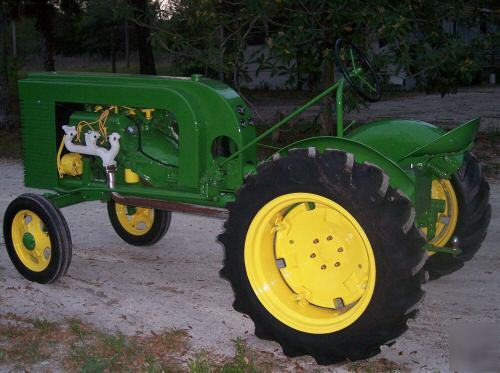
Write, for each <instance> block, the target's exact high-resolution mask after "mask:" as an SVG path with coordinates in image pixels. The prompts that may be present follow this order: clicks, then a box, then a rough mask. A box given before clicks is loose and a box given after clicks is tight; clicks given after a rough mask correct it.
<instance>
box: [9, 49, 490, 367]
mask: <svg viewBox="0 0 500 373" xmlns="http://www.w3.org/2000/svg"><path fill="white" fill-rule="evenodd" d="M335 54H336V59H337V64H338V67H339V69H340V71H341V72H342V74H343V77H342V78H340V79H339V80H338V81H337V82H336V83H335V84H334V85H333V86H331V87H329V88H328V89H326V90H325V91H324V92H323V93H321V94H320V95H318V96H317V97H315V98H314V99H312V100H311V101H309V102H308V103H307V104H305V105H304V106H302V107H300V108H298V109H297V110H295V111H294V112H293V113H291V114H290V115H288V116H287V117H286V118H284V119H283V120H281V121H279V122H278V123H277V124H275V125H274V126H272V127H271V128H269V130H267V131H265V132H264V133H262V134H261V135H259V136H257V135H256V130H255V126H254V124H253V121H252V118H251V112H250V110H249V108H248V107H247V106H246V105H245V103H244V101H243V100H242V99H241V97H240V96H239V95H238V94H237V93H236V92H235V91H233V90H232V89H231V88H229V87H228V86H226V85H224V84H222V83H220V82H217V81H213V80H209V79H205V78H202V77H201V76H200V75H193V76H192V77H191V78H172V77H162V76H158V77H146V76H127V75H116V74H109V75H107V74H71V73H38V74H31V75H29V76H28V78H26V79H24V80H22V81H20V83H19V92H20V97H21V112H22V123H23V126H22V137H23V157H24V170H25V185H26V186H27V187H33V188H39V189H45V190H50V191H51V192H48V193H45V194H43V196H42V195H36V194H23V195H21V196H19V197H18V198H16V199H15V200H14V201H12V203H11V204H10V205H9V206H8V208H7V210H6V212H5V217H4V226H3V233H4V239H5V246H6V249H7V252H8V254H9V256H10V258H11V260H12V262H13V264H14V266H15V267H16V268H17V270H18V271H19V272H20V273H21V275H22V276H24V277H25V278H26V279H28V280H30V281H35V282H39V283H51V282H54V281H56V280H57V279H59V278H60V277H61V276H62V275H64V274H65V273H66V271H67V270H68V267H69V264H70V261H71V253H72V252H71V250H72V247H71V236H70V232H69V229H68V226H67V224H66V221H65V219H64V217H63V215H62V214H61V212H60V210H59V209H60V208H62V207H65V206H69V205H73V204H76V203H80V202H84V201H91V200H99V201H103V202H106V203H107V212H108V215H109V218H110V221H111V224H112V226H113V228H114V229H115V231H116V233H117V234H118V235H119V236H120V237H121V238H122V239H123V240H124V241H126V242H127V243H129V244H131V245H136V246H147V245H152V244H154V243H156V242H157V241H158V240H160V239H161V238H162V237H163V236H164V235H165V233H166V232H167V230H168V228H169V225H170V217H171V212H172V211H177V212H182V213H193V214H201V215H207V216H212V217H219V218H225V219H227V220H226V222H225V224H224V232H223V233H221V234H220V235H219V237H218V239H219V241H220V242H221V243H222V245H223V246H224V250H225V255H224V263H223V268H222V270H221V276H222V277H224V278H225V279H227V280H228V281H229V282H230V284H231V286H232V288H233V290H234V295H235V300H234V308H235V309H236V310H237V311H239V312H242V313H245V314H247V315H248V316H250V318H251V319H252V320H253V321H254V324H255V334H256V335H257V336H258V337H260V338H266V339H271V340H274V341H277V342H278V343H280V344H281V346H282V348H283V351H284V353H285V354H286V355H288V356H298V355H304V354H307V355H311V356H313V357H314V358H315V359H316V361H317V362H318V363H321V364H328V363H332V362H336V361H340V360H343V359H350V360H356V359H362V358H366V357H368V356H371V355H374V354H376V353H377V352H379V351H380V346H381V345H383V344H386V343H388V342H389V341H391V340H393V339H394V338H396V337H397V336H399V335H400V334H401V333H403V332H404V331H405V330H406V328H407V320H408V319H409V318H412V317H414V316H415V314H416V311H417V308H418V305H419V303H420V302H421V300H422V299H423V295H424V293H423V291H422V290H421V284H422V283H423V282H425V281H426V280H427V279H428V278H429V275H430V276H431V277H439V276H441V275H443V274H446V273H449V272H451V271H453V270H456V269H458V268H460V267H461V266H462V265H463V262H465V261H467V260H469V259H471V257H472V256H473V255H474V253H475V252H476V251H477V250H478V249H479V247H480V245H481V242H482V241H483V239H484V237H485V235H486V231H487V227H488V224H489V220H490V214H491V208H490V205H489V187H488V184H487V183H486V181H485V180H484V178H483V176H482V174H481V169H480V166H479V163H478V161H477V159H476V158H475V157H474V156H473V155H472V153H470V151H469V150H470V149H471V147H472V144H473V140H474V138H475V135H476V133H477V131H478V126H479V119H474V120H471V121H469V122H467V123H465V124H463V125H461V126H459V127H457V128H456V129H454V130H452V131H450V132H447V133H445V132H444V131H443V130H442V129H440V128H438V127H436V126H434V125H431V124H428V123H424V122H421V121H416V120H397V119H394V120H393V119H391V120H380V121H376V122H373V123H369V124H366V125H364V126H360V127H359V128H357V129H355V130H349V128H348V127H346V128H344V125H343V117H342V115H343V91H344V88H345V86H346V84H349V85H350V86H352V88H353V89H354V90H355V91H356V92H357V93H358V94H359V95H360V96H362V97H363V98H365V99H367V100H369V101H377V100H379V99H380V95H381V86H380V82H379V79H378V77H377V75H376V74H375V72H374V70H373V68H372V66H371V64H370V62H369V61H368V59H367V58H366V56H365V55H364V54H363V53H362V52H361V51H360V50H359V49H358V48H357V47H356V46H354V45H352V44H350V43H348V42H346V41H343V40H339V41H338V42H337V43H336V45H335ZM334 91H336V92H335V93H336V117H337V136H335V137H331V136H323V137H313V138H306V139H303V140H300V141H298V142H295V143H293V144H290V145H288V146H286V147H284V148H281V149H277V150H276V152H275V153H274V155H273V156H272V157H270V158H269V159H266V160H264V161H261V162H259V161H258V160H257V147H258V146H259V145H260V142H261V141H262V140H263V139H264V138H265V137H266V136H268V135H269V134H271V133H272V132H274V131H276V130H277V129H278V128H280V127H281V126H283V125H284V124H286V123H287V122H289V121H290V120H291V119H293V118H295V117H297V116H298V115H300V114H301V113H302V112H304V111H305V110H306V109H308V108H310V107H311V106H313V105H315V104H317V103H318V102H319V101H320V100H321V99H323V98H324V97H326V96H328V95H330V94H332V93H333V92H334ZM89 223H90V222H89ZM167 246H168V244H167Z"/></svg>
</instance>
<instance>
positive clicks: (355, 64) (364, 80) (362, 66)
mask: <svg viewBox="0 0 500 373" xmlns="http://www.w3.org/2000/svg"><path fill="white" fill-rule="evenodd" d="M335 61H336V62H337V65H338V66H339V68H340V70H341V71H342V74H343V75H344V77H345V79H346V80H347V81H348V82H349V84H350V85H351V86H352V87H353V88H354V90H355V91H356V92H357V93H358V94H359V95H360V96H361V97H363V98H364V99H366V100H368V101H371V102H377V101H379V100H380V98H381V97H382V89H381V87H380V80H379V78H378V75H377V73H376V72H375V70H374V69H373V66H372V64H371V63H370V61H369V60H368V58H367V57H366V55H365V54H364V53H363V52H362V51H361V50H360V49H359V48H358V47H357V46H356V45H354V44H353V43H351V42H348V41H347V40H345V39H342V38H340V39H338V40H337V41H336V43H335Z"/></svg>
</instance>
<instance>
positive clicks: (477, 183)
mask: <svg viewBox="0 0 500 373" xmlns="http://www.w3.org/2000/svg"><path fill="white" fill-rule="evenodd" d="M451 184H452V186H453V190H454V192H455V194H456V196H457V201H458V221H457V225H456V227H455V230H454V232H453V235H452V237H456V238H458V247H459V248H460V250H461V251H462V252H461V254H459V255H457V256H456V257H453V256H452V255H450V254H445V253H436V254H434V255H431V257H430V258H429V260H428V261H427V264H426V269H427V270H428V271H429V275H430V279H431V280H434V279H437V278H439V277H441V276H444V275H447V274H450V273H452V272H455V271H457V270H458V269H460V268H462V267H463V266H464V263H465V262H467V261H469V260H471V259H472V258H473V257H474V255H475V254H476V253H477V251H478V250H479V248H480V247H481V244H482V242H483V241H484V239H485V237H486V232H487V230H488V226H489V224H490V218H491V206H490V204H489V196H490V186H489V185H488V183H487V182H486V180H485V178H484V176H483V173H482V172H481V165H480V164H479V161H478V160H477V158H476V157H475V156H474V155H473V154H472V153H470V152H466V153H465V154H464V161H463V164H462V166H461V167H460V169H459V170H458V172H457V173H456V174H455V175H453V177H452V178H451ZM447 246H452V242H451V240H450V241H449V242H448V243H447Z"/></svg>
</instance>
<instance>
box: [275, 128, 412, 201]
mask: <svg viewBox="0 0 500 373" xmlns="http://www.w3.org/2000/svg"><path fill="white" fill-rule="evenodd" d="M309 147H314V148H316V149H317V150H318V151H320V152H323V151H325V149H335V150H340V151H343V152H346V153H352V154H353V155H354V160H355V161H356V162H358V163H362V162H365V161H366V162H369V163H373V164H374V165H376V166H378V167H380V168H381V169H382V170H384V172H385V173H386V174H387V176H389V184H390V185H391V186H392V187H393V188H396V189H400V190H401V191H402V192H403V193H405V194H406V195H407V196H408V197H409V198H410V199H412V200H413V196H414V195H415V184H414V181H413V179H412V178H411V177H410V176H409V175H408V174H407V173H406V172H405V171H404V170H403V169H402V168H401V167H399V166H398V164H397V163H396V162H394V161H393V160H391V159H390V158H388V157H387V156H385V155H384V154H382V153H381V152H379V151H377V150H375V149H373V148H371V147H370V146H368V145H365V144H362V143H360V142H358V141H354V140H351V139H346V138H340V137H333V136H320V137H311V138H308V139H304V140H300V141H297V142H294V143H292V144H290V145H288V146H286V147H284V148H282V149H280V150H279V151H278V153H280V154H283V155H286V154H287V152H288V150H290V149H297V148H309Z"/></svg>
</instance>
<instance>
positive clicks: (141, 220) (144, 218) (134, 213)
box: [115, 203, 155, 236]
mask: <svg viewBox="0 0 500 373" xmlns="http://www.w3.org/2000/svg"><path fill="white" fill-rule="evenodd" d="M115 209H116V215H117V217H118V221H119V222H120V225H121V226H122V227H123V229H125V230H126V231H127V232H128V233H130V234H132V235H134V236H143V235H145V234H146V233H148V232H149V231H150V230H151V227H152V226H153V222H154V218H155V215H154V214H155V212H154V209H148V208H145V207H132V206H126V205H121V204H119V203H115Z"/></svg>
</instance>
